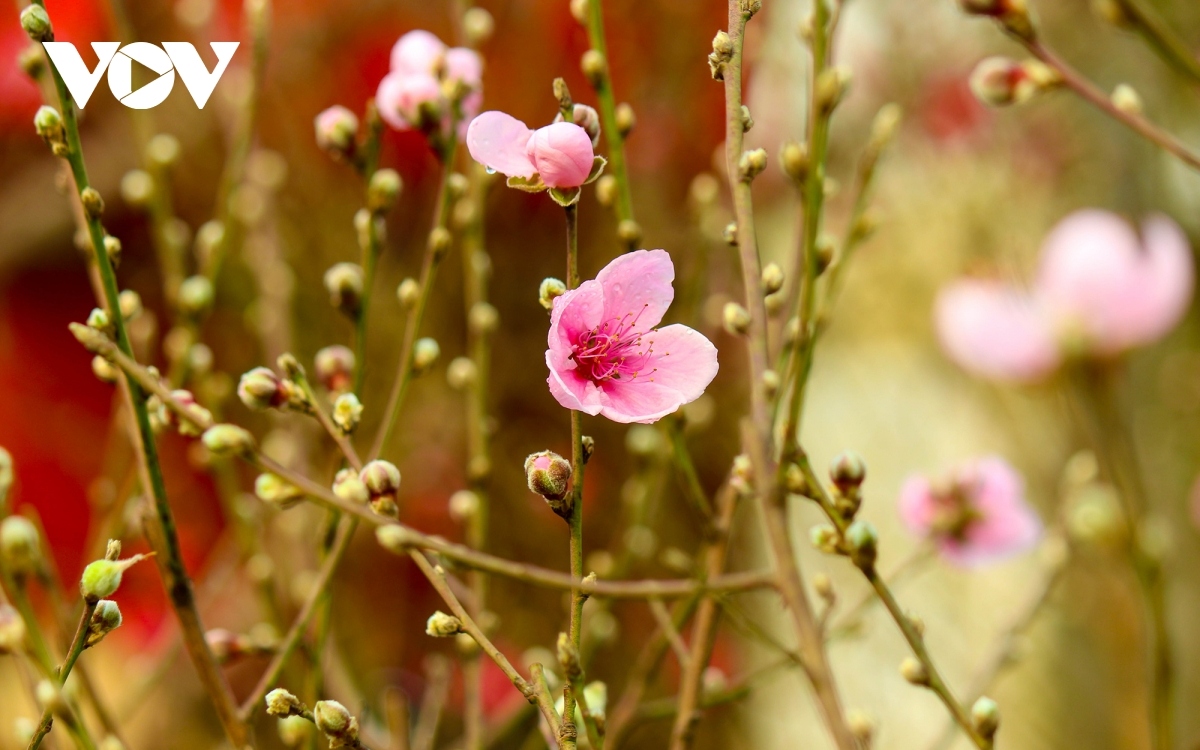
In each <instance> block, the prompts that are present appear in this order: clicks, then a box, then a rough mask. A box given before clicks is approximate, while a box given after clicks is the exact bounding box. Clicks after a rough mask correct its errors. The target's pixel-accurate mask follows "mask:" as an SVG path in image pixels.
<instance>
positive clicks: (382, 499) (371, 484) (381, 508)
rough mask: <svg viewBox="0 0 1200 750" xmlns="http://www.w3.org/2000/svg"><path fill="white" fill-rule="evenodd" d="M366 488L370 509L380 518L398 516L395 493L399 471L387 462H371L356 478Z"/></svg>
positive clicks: (398, 486)
mask: <svg viewBox="0 0 1200 750" xmlns="http://www.w3.org/2000/svg"><path fill="white" fill-rule="evenodd" d="M358 478H359V479H361V480H362V483H363V485H364V486H366V488H367V493H368V495H369V501H370V503H371V509H372V510H374V511H375V512H376V513H378V514H379V515H381V516H387V517H389V518H395V517H396V516H398V515H399V514H400V508H399V507H398V506H397V505H396V493H397V492H399V490H400V470H399V469H397V468H396V466H395V464H392V463H389V462H387V461H380V460H376V461H372V462H371V463H369V464H367V465H366V466H364V467H363V470H362V472H361V473H360V474H359V476H358Z"/></svg>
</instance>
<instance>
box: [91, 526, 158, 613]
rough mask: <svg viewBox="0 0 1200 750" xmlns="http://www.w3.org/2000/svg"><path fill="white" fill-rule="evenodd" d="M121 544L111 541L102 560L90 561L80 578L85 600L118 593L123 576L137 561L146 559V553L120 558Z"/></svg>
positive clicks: (105, 597) (94, 600)
mask: <svg viewBox="0 0 1200 750" xmlns="http://www.w3.org/2000/svg"><path fill="white" fill-rule="evenodd" d="M120 554H121V545H120V543H119V542H116V541H115V540H112V541H109V543H108V552H107V554H106V555H105V556H104V559H102V560H96V561H94V562H90V563H88V566H87V567H86V568H84V569H83V575H82V576H80V578H79V591H80V593H82V594H83V598H84V600H85V601H89V602H97V603H98V602H99V601H100V600H101V599H107V598H108V597H110V596H112V595H113V594H115V593H116V591H117V589H118V588H119V587H120V585H121V577H122V576H123V575H124V574H125V571H126V570H129V569H130V568H131V567H133V566H134V565H135V564H136V563H138V562H141V561H142V560H145V559H146V557H147V556H146V555H134V556H133V557H130V558H127V559H125V560H118V559H117V557H118V556H119V555H120Z"/></svg>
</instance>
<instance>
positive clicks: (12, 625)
mask: <svg viewBox="0 0 1200 750" xmlns="http://www.w3.org/2000/svg"><path fill="white" fill-rule="evenodd" d="M23 648H25V621H24V620H23V619H21V613H19V612H17V610H15V609H13V607H12V606H11V605H9V604H0V656H4V655H5V654H15V653H18V652H20V651H21V650H22V649H23Z"/></svg>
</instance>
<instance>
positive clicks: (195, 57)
mask: <svg viewBox="0 0 1200 750" xmlns="http://www.w3.org/2000/svg"><path fill="white" fill-rule="evenodd" d="M209 44H210V45H211V46H212V50H213V52H214V53H215V54H216V56H217V64H216V67H214V68H213V69H212V70H211V71H210V70H209V69H208V67H207V66H206V65H205V64H204V61H203V60H201V59H200V53H199V52H197V51H196V48H195V47H193V46H192V45H191V44H189V43H188V42H163V43H162V46H161V47H160V46H158V45H157V44H150V43H149V42H133V43H132V44H127V45H125V46H124V47H122V46H121V43H120V42H92V50H94V51H95V53H96V57H97V58H98V59H99V62H98V63H97V64H96V69H95V70H88V68H87V65H85V64H84V62H83V58H82V57H80V56H79V50H77V49H75V45H74V44H71V43H70V42H42V46H43V47H45V48H46V54H47V55H49V56H50V62H51V63H53V65H54V67H55V68H56V69H58V73H59V75H61V76H62V79H63V82H64V83H66V84H67V90H69V91H70V92H71V98H72V99H74V100H75V102H76V104H78V105H79V108H80V109H83V108H84V107H86V106H87V103H88V100H89V99H91V98H92V93H93V92H95V90H96V86H97V85H99V83H100V76H102V75H104V71H105V70H108V87H109V88H110V89H111V90H112V92H113V96H115V97H117V99H118V100H119V101H120V102H121V103H122V104H124V105H125V106H126V107H129V108H130V109H150V108H151V107H157V106H158V105H159V104H162V103H163V101H165V100H166V98H167V96H168V95H170V93H171V89H172V88H174V87H175V72H176V71H179V77H180V78H182V79H183V85H184V87H185V88H187V90H188V93H189V94H191V95H192V99H193V100H195V102H196V106H197V107H199V108H200V109H204V105H205V104H207V103H208V98H209V97H210V96H212V92H213V89H215V88H216V87H217V81H219V80H221V76H222V75H223V74H224V73H225V68H227V67H228V66H229V61H230V60H232V59H233V53H234V52H236V51H237V48H238V44H239V42H210V43H209ZM135 62H136V63H139V64H141V65H144V66H145V67H146V68H148V69H150V70H152V71H154V72H155V73H157V74H158V78H155V79H154V80H153V81H151V82H150V83H147V84H146V85H145V86H142V87H141V88H139V89H138V90H137V91H134V90H133V64H134V63H135Z"/></svg>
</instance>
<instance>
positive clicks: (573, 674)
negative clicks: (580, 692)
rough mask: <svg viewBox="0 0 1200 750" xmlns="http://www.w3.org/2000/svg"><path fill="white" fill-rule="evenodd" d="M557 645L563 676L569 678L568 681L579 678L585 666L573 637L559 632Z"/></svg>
mask: <svg viewBox="0 0 1200 750" xmlns="http://www.w3.org/2000/svg"><path fill="white" fill-rule="evenodd" d="M556 647H557V648H556V651H557V652H558V663H559V665H561V666H562V669H563V677H565V678H567V681H568V682H572V681H574V680H577V679H579V677H580V675H582V674H583V666H582V665H581V663H580V657H579V649H578V648H576V647H575V644H574V643H572V642H571V637H570V636H568V635H567V634H566V633H559V634H558V641H557V643H556Z"/></svg>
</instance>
